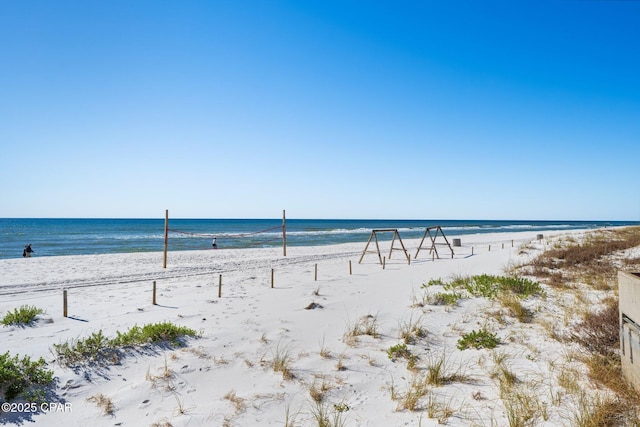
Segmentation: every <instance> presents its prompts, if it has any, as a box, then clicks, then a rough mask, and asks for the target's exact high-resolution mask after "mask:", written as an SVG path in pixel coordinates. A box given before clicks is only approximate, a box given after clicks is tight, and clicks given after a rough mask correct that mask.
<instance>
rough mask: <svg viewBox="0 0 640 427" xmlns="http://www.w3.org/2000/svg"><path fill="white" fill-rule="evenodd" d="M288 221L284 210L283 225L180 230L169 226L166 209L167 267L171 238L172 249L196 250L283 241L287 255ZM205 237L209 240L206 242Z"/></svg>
mask: <svg viewBox="0 0 640 427" xmlns="http://www.w3.org/2000/svg"><path fill="white" fill-rule="evenodd" d="M286 230H287V222H286V216H285V211H284V210H283V211H282V225H279V226H275V227H269V228H266V229H263V230H256V231H248V232H242V233H229V232H221V233H201V232H197V231H191V230H179V229H175V228H169V211H168V210H166V211H165V220H164V263H163V267H164V268H167V252H168V251H169V239H170V238H172V239H171V246H172V249H175V250H196V249H216V250H218V249H243V248H252V247H273V246H276V242H282V252H283V256H287V232H286ZM204 239H206V240H207V241H206V242H204Z"/></svg>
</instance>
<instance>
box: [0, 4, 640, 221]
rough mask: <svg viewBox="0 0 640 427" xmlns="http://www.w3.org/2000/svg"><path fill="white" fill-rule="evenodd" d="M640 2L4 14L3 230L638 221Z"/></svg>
mask: <svg viewBox="0 0 640 427" xmlns="http://www.w3.org/2000/svg"><path fill="white" fill-rule="evenodd" d="M638 22H640V2H636V1H606V0H584V1H581V0H554V1H545V0H542V1H540V0H536V1H526V0H525V1H517V2H512V1H482V2H478V1H457V0H452V1H430V0H424V1H415V2H412V1H406V2H397V1H394V2H392V1H388V2H387V1H384V2H375V1H350V0H344V1H330V0H322V1H303V0H296V1H277V0H273V1H271V0H264V1H235V0H229V1H215V0H211V1H196V0H193V1H157V0H156V1H142V0H136V1H119V0H115V1H89V2H88V1H80V0H78V1H56V0H40V1H38V0H31V1H14V0H0V58H1V59H0V81H1V82H2V83H1V84H0V147H2V151H1V152H2V154H1V156H0V217H141V218H147V217H163V216H164V211H165V209H169V211H170V213H171V216H172V217H174V218H179V217H184V218H226V217H231V218H265V217H266V218H278V217H280V216H281V213H282V210H283V209H286V210H287V216H288V217H291V218H398V219H399V218H415V219H574V220H578V219H585V220H640V167H639V166H638V160H639V159H640V77H639V76H640V43H639V41H640V25H638Z"/></svg>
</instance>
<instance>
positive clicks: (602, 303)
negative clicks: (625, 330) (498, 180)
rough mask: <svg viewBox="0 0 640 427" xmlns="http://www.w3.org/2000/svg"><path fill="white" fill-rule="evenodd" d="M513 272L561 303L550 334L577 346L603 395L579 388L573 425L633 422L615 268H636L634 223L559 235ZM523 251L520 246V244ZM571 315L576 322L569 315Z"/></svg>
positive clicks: (636, 413) (638, 397)
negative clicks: (560, 324)
mask: <svg viewBox="0 0 640 427" xmlns="http://www.w3.org/2000/svg"><path fill="white" fill-rule="evenodd" d="M550 245H551V248H549V249H546V250H545V251H544V252H542V253H541V254H540V255H538V256H537V257H535V258H534V259H532V260H531V261H530V262H529V263H527V264H525V265H522V266H520V267H519V268H518V270H519V271H520V272H521V273H522V274H527V275H530V276H532V277H536V278H537V279H539V280H541V281H542V282H543V283H545V284H547V285H548V286H550V287H551V288H552V289H553V290H554V292H555V293H556V295H557V298H558V299H560V298H565V300H566V301H574V304H573V305H570V304H567V306H566V308H567V310H566V312H565V313H564V315H565V319H566V320H565V322H564V323H565V324H566V325H567V327H566V328H565V329H564V330H563V331H561V332H559V331H557V330H555V329H554V330H552V333H551V334H550V335H551V336H552V337H553V338H555V339H557V340H560V341H561V342H565V343H567V344H571V343H573V344H578V346H579V347H578V348H579V349H580V351H579V354H577V355H576V357H577V358H578V359H579V360H580V361H582V362H583V363H584V365H585V366H586V367H587V369H588V372H589V380H590V381H591V382H592V384H594V385H595V386H596V388H597V389H600V388H604V390H607V391H608V392H606V393H596V394H594V395H593V396H589V395H588V394H587V393H586V392H581V394H580V398H579V399H578V406H579V407H580V408H579V411H578V413H576V414H575V416H574V420H573V421H574V422H575V425H578V426H627V425H631V426H639V425H640V394H639V393H638V392H637V391H636V390H635V389H634V388H633V387H632V386H631V385H630V384H629V383H628V382H626V381H625V380H624V378H623V376H622V368H621V360H620V350H619V349H620V343H619V333H620V325H619V313H618V301H619V297H618V293H617V272H618V271H620V270H624V271H639V270H640V227H629V228H624V229H615V230H613V229H612V230H601V231H597V232H592V233H588V234H586V235H585V236H584V238H582V239H580V240H577V239H574V238H561V239H559V240H557V241H554V242H550ZM524 250H526V248H524ZM572 317H577V318H578V320H577V321H569V318H572Z"/></svg>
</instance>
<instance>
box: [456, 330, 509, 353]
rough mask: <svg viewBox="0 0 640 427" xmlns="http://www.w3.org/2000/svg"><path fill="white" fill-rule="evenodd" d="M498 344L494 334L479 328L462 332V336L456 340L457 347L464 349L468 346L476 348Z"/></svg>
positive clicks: (491, 346)
mask: <svg viewBox="0 0 640 427" xmlns="http://www.w3.org/2000/svg"><path fill="white" fill-rule="evenodd" d="M498 344H500V340H499V339H498V337H497V336H496V334H493V333H491V332H489V331H487V330H486V329H484V328H483V329H480V330H479V331H475V330H474V331H471V332H469V333H468V334H464V335H463V336H462V338H460V339H459V340H458V349H459V350H466V349H467V348H469V347H473V348H476V349H480V348H496V347H497V346H498Z"/></svg>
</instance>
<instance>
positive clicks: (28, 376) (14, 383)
mask: <svg viewBox="0 0 640 427" xmlns="http://www.w3.org/2000/svg"><path fill="white" fill-rule="evenodd" d="M45 366H46V362H45V361H44V359H43V358H40V359H38V360H34V361H32V360H31V358H30V357H29V356H23V357H20V356H18V355H15V356H11V355H10V354H9V352H8V351H7V352H6V353H4V354H0V395H3V396H4V398H5V399H6V400H7V401H11V400H13V399H15V398H16V397H19V396H22V397H34V396H38V395H40V396H41V397H44V388H46V387H48V386H50V385H52V384H53V381H54V380H53V371H50V370H48V369H46V368H45Z"/></svg>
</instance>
